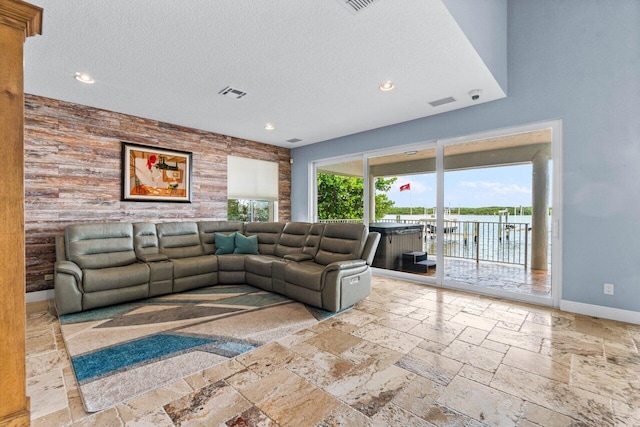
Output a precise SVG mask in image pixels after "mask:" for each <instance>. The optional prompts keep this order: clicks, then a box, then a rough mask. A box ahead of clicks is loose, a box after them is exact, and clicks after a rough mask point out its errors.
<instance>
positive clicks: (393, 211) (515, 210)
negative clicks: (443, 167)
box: [385, 206, 551, 216]
mask: <svg viewBox="0 0 640 427" xmlns="http://www.w3.org/2000/svg"><path fill="white" fill-rule="evenodd" d="M435 210H436V208H435V207H427V208H426V209H425V207H424V206H414V207H413V208H410V207H407V206H398V207H395V206H394V207H392V208H389V209H387V211H386V212H385V215H411V214H414V215H416V214H420V213H424V212H425V211H426V213H427V214H433V213H435ZM549 210H551V208H549ZM500 211H502V212H504V211H508V212H509V215H532V211H533V208H532V207H531V206H515V207H514V206H484V207H480V208H463V207H455V208H445V212H447V213H450V214H451V215H492V216H495V215H498V214H499V212H500Z"/></svg>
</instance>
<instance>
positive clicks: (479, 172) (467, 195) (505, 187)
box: [387, 163, 531, 208]
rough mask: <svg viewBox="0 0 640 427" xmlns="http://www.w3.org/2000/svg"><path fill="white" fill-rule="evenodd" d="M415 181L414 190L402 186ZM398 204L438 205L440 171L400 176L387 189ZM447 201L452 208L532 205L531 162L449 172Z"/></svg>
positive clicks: (445, 199)
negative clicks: (406, 189) (404, 188)
mask: <svg viewBox="0 0 640 427" xmlns="http://www.w3.org/2000/svg"><path fill="white" fill-rule="evenodd" d="M404 184H410V185H411V191H402V192H401V191H400V186H401V185H404ZM387 195H388V196H389V198H390V199H391V200H393V201H394V202H395V206H397V207H408V206H413V207H416V206H427V207H434V206H435V205H436V174H435V173H432V174H424V175H405V176H399V177H398V180H397V181H396V182H395V183H394V184H393V186H392V188H391V190H390V191H389V192H388V193H387ZM444 195H445V196H444V204H445V207H448V208H458V207H468V208H477V207H483V206H505V207H511V206H513V207H518V206H531V163H528V164H524V165H515V166H501V167H493V168H482V169H471V170H462V171H451V172H445V174H444Z"/></svg>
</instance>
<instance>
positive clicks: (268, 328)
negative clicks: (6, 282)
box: [60, 285, 335, 412]
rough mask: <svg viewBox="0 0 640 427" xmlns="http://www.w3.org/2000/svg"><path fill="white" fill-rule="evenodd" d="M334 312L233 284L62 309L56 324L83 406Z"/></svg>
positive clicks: (107, 403)
mask: <svg viewBox="0 0 640 427" xmlns="http://www.w3.org/2000/svg"><path fill="white" fill-rule="evenodd" d="M334 314H335V313H331V312H327V311H323V310H319V309H316V308H313V307H310V306H307V305H305V304H302V303H299V302H296V301H292V300H290V299H288V298H286V297H284V296H282V295H278V294H274V293H270V292H266V291H262V290H260V289H256V288H253V287H251V286H247V285H230V286H212V287H209V288H203V289H197V290H193V291H189V292H183V293H180V294H173V295H165V296H162V297H157V298H150V299H147V300H143V301H137V302H132V303H128V304H121V305H116V306H111V307H105V308H99V309H95V310H90V311H86V312H82V313H76V314H67V315H62V316H60V326H61V330H62V337H63V339H64V342H65V345H66V348H67V352H68V354H69V356H70V358H71V364H72V366H73V371H74V373H75V376H76V379H77V380H78V385H79V388H80V395H81V396H82V401H83V404H84V407H85V409H86V410H87V411H88V412H96V411H101V410H103V409H106V408H109V407H111V406H113V405H115V404H117V403H120V402H123V401H126V400H129V399H131V398H133V397H135V396H138V395H140V394H143V393H146V392H148V391H151V390H153V389H155V388H158V387H161V386H163V385H165V384H169V383H171V382H173V381H176V380H178V379H180V378H182V377H185V376H188V375H191V374H193V373H196V372H199V371H202V370H204V369H207V368H209V367H211V366H214V365H216V364H219V363H221V362H224V361H226V360H229V359H230V358H233V357H235V356H237V355H239V354H242V353H245V352H247V351H251V350H253V349H255V348H257V347H260V346H262V345H264V344H266V343H269V342H272V341H274V340H277V339H279V338H282V337H285V336H287V335H290V334H292V333H294V332H297V331H299V330H301V329H304V328H307V327H310V326H313V325H314V324H316V323H318V322H319V321H322V320H324V319H327V318H329V317H331V316H332V315H334Z"/></svg>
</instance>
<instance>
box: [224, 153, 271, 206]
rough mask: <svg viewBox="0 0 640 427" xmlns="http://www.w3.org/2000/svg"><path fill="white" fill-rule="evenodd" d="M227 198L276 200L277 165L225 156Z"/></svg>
mask: <svg viewBox="0 0 640 427" xmlns="http://www.w3.org/2000/svg"><path fill="white" fill-rule="evenodd" d="M227 198H228V199H249V200H278V163H276V162H267V161H265V160H254V159H247V158H245V157H236V156H227Z"/></svg>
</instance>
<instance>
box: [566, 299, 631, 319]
mask: <svg viewBox="0 0 640 427" xmlns="http://www.w3.org/2000/svg"><path fill="white" fill-rule="evenodd" d="M560 310H562V311H568V312H570V313H578V314H584V315H586V316H592V317H600V318H603V319H610V320H617V321H620V322H626V323H634V324H636V325H640V312H637V311H631V310H622V309H619V308H612V307H605V306H602V305H593V304H585V303H582V302H575V301H567V300H561V301H560Z"/></svg>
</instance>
